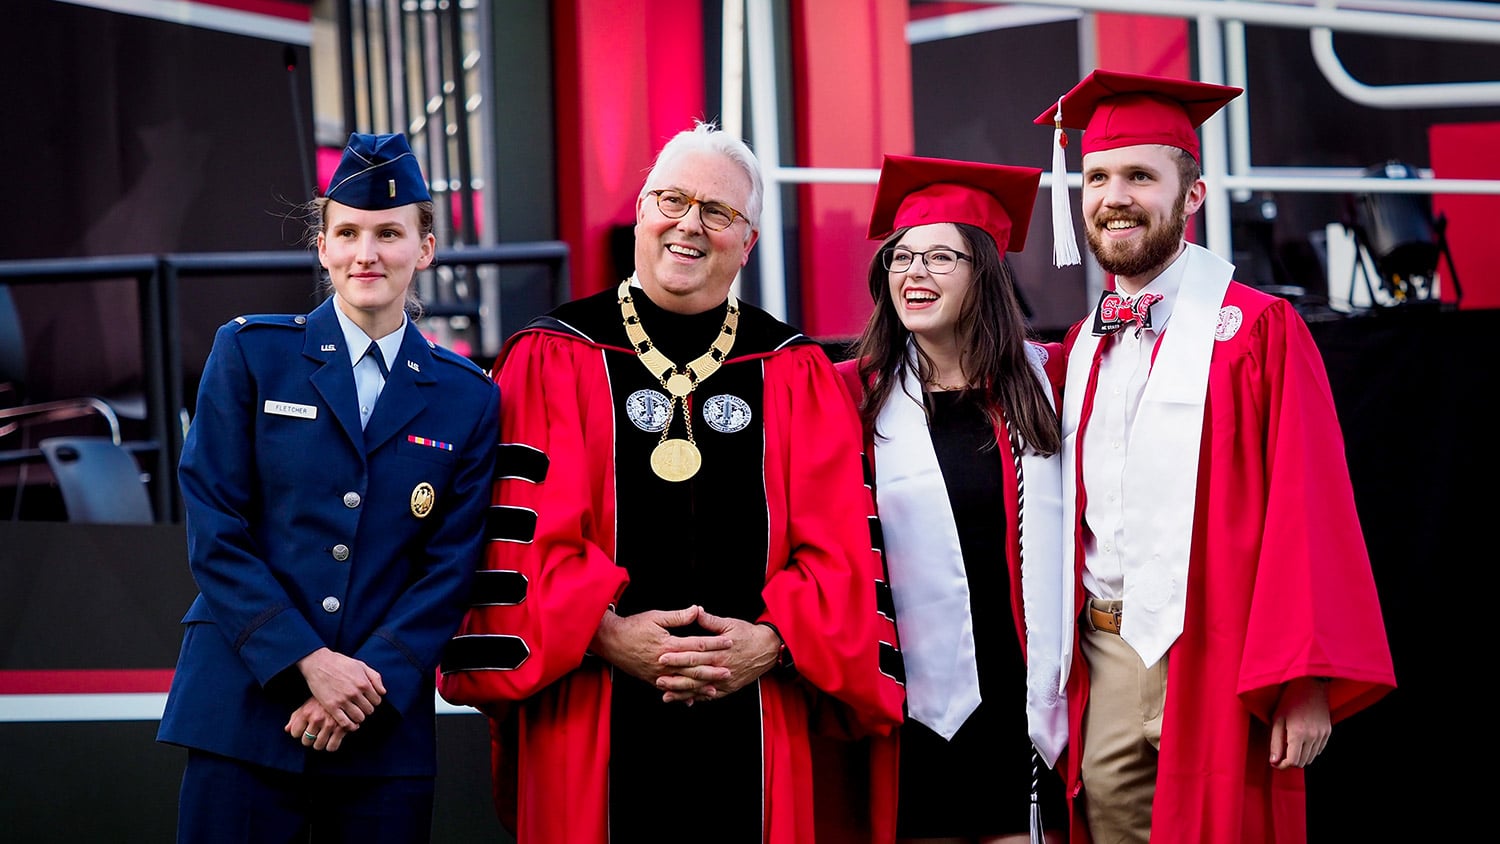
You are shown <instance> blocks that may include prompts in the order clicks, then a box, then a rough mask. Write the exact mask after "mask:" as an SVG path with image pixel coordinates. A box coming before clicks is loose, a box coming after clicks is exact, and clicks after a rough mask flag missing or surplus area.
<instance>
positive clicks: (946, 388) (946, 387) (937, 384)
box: [927, 381, 969, 393]
mask: <svg viewBox="0 0 1500 844" xmlns="http://www.w3.org/2000/svg"><path fill="white" fill-rule="evenodd" d="M927 386H929V387H932V388H934V389H938V390H942V391H943V392H945V393H952V392H956V391H958V390H967V389H969V385H968V384H944V383H943V382H941V381H928V382H927Z"/></svg>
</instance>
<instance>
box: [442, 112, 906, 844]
mask: <svg viewBox="0 0 1500 844" xmlns="http://www.w3.org/2000/svg"><path fill="white" fill-rule="evenodd" d="M760 196H761V177H760V175H759V170H758V165H757V164H756V161H755V158H754V156H753V154H751V152H750V150H749V149H748V148H746V147H745V146H744V144H743V143H742V142H740V141H738V140H737V139H732V138H730V137H728V136H727V135H724V134H723V133H720V132H718V131H716V130H714V129H713V128H712V127H709V126H706V125H701V124H700V126H699V127H698V128H697V129H696V130H690V131H687V132H683V133H681V134H679V135H678V136H677V137H676V138H674V139H673V140H672V141H670V142H669V143H668V144H667V145H666V147H664V148H663V150H662V152H661V154H660V155H659V157H658V159H657V163H656V166H655V167H654V168H653V169H652V171H651V173H650V175H649V176H648V177H647V179H646V184H645V186H644V187H643V189H642V191H641V193H640V196H639V198H638V200H637V204H636V249H635V264H636V272H635V275H634V277H633V278H631V279H627V280H625V281H624V282H622V283H621V284H620V286H619V287H618V289H612V290H609V291H605V292H602V293H600V294H597V295H594V296H589V297H585V298H583V299H580V300H577V301H574V302H570V303H568V304H566V305H563V306H561V307H560V308H558V309H556V310H554V311H553V312H552V313H550V314H548V315H546V316H544V317H541V318H539V319H537V320H535V321H534V322H533V323H532V324H531V325H530V326H528V327H527V328H526V329H524V330H523V331H522V332H520V333H519V334H517V335H516V336H515V337H513V338H512V339H511V340H510V342H509V343H507V346H506V349H505V350H504V352H503V353H502V355H501V358H500V360H499V361H498V362H497V363H496V367H495V373H496V380H497V381H498V382H499V384H500V389H501V392H502V394H503V395H504V396H505V401H504V405H505V407H506V408H507V409H506V410H505V411H504V412H503V413H502V419H501V431H500V443H501V445H500V448H501V453H500V458H499V464H498V467H497V475H498V480H497V483H496V487H495V499H494V500H495V505H494V506H493V507H492V508H491V518H490V524H491V529H492V533H491V537H492V539H494V540H495V541H494V542H492V543H491V545H490V550H489V552H488V558H487V566H486V570H485V571H482V572H480V574H479V578H478V580H479V585H478V588H477V589H476V592H475V596H474V601H473V606H472V609H471V610H470V611H469V613H468V616H467V618H466V619H465V621H464V624H463V626H462V628H461V629H460V630H459V633H458V635H457V636H456V637H455V638H454V639H453V641H452V642H451V643H450V646H449V648H448V650H447V653H446V654H445V657H444V660H443V676H442V681H441V685H440V689H441V691H442V693H443V695H444V697H445V698H447V699H448V700H450V701H453V702H456V703H464V704H471V705H474V706H476V707H478V708H479V709H480V710H482V711H483V712H485V713H486V714H488V715H489V716H490V717H491V719H492V720H491V728H492V729H491V732H492V738H493V761H494V770H495V798H496V805H497V809H498V810H499V812H500V814H501V817H502V820H503V821H504V822H505V824H506V826H507V827H508V828H510V829H511V830H512V831H513V832H514V833H515V835H516V838H517V840H518V841H519V842H521V844H530V842H564V841H566V842H569V844H602V842H606V841H644V840H652V839H655V838H656V837H659V836H660V835H661V834H662V830H663V828H664V825H670V826H672V827H673V828H676V829H679V830H680V829H682V828H684V827H683V825H684V824H686V828H688V829H690V830H693V831H694V832H693V833H692V834H693V835H695V836H696V837H702V838H706V839H709V840H713V841H728V842H738V841H743V842H773V844H793V842H806V841H811V840H813V837H814V829H815V826H816V824H815V820H814V818H815V808H816V807H817V801H818V800H819V799H821V798H826V797H827V793H828V792H830V791H832V790H833V789H832V788H830V787H828V786H829V785H830V784H829V783H823V782H818V781H817V778H816V777H815V775H814V772H813V770H814V769H813V759H814V754H813V752H812V749H811V743H812V736H813V734H814V729H815V727H816V728H822V727H826V728H827V729H828V731H829V733H830V734H837V735H843V736H849V735H861V734H873V735H883V734H888V733H889V732H890V730H891V728H892V727H893V726H894V725H895V724H896V723H897V722H898V721H899V720H900V718H901V704H902V688H901V685H900V682H899V680H898V678H899V677H900V657H899V654H898V653H897V651H896V650H895V642H896V638H895V630H894V624H893V622H892V620H891V616H890V614H889V605H888V603H882V602H881V600H880V595H881V592H882V590H883V589H884V588H885V586H884V583H883V574H882V565H881V560H880V557H879V552H878V550H877V549H876V548H875V544H876V543H875V542H874V537H875V536H876V535H877V533H878V532H877V531H874V530H872V526H873V520H872V512H873V508H872V501H871V498H870V494H869V491H868V489H867V488H866V487H865V486H864V483H863V475H862V470H861V466H860V462H859V450H860V431H859V426H858V422H857V419H856V417H855V414H854V409H853V406H852V404H851V403H850V401H849V399H848V396H847V395H846V394H845V393H844V391H843V388H842V386H841V384H840V382H839V380H838V376H837V375H836V374H835V373H834V370H833V367H832V365H831V364H830V362H829V361H828V359H827V356H826V355H825V354H824V352H823V351H822V349H821V348H819V347H818V346H817V344H815V343H813V342H811V341H809V340H808V339H807V338H805V337H803V336H802V335H801V334H799V333H798V332H796V331H795V330H794V329H792V328H791V327H789V326H787V325H786V324H784V323H782V322H780V321H779V320H776V319H774V318H773V317H771V316H770V315H769V314H766V313H765V312H763V311H761V310H759V309H757V308H754V307H752V306H750V305H747V304H744V303H741V302H739V301H737V299H736V298H735V297H734V296H732V295H731V293H730V287H731V283H732V282H733V280H734V278H735V275H736V273H737V272H738V271H739V269H740V267H742V266H743V265H744V263H745V261H746V260H747V259H748V257H749V254H750V249H751V248H752V246H753V245H754V243H755V239H756V221H757V219H758V217H759V210H760V205H761V201H760ZM741 209H743V210H741ZM839 785H840V788H842V787H843V784H842V783H840V784H839Z"/></svg>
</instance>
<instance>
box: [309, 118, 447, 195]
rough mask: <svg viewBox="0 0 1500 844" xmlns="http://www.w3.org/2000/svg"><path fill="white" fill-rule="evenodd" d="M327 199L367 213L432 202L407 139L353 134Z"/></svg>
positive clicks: (393, 136) (331, 182)
mask: <svg viewBox="0 0 1500 844" xmlns="http://www.w3.org/2000/svg"><path fill="white" fill-rule="evenodd" d="M324 196H326V197H328V198H329V199H331V200H333V201H334V202H338V203H342V204H344V205H347V206H349V207H350V208H359V209H361V210H364V211H380V210H384V209H386V208H396V207H399V206H402V205H410V204H412V203H413V202H426V201H428V200H431V199H432V195H431V194H429V193H428V192H427V180H426V179H425V178H423V176H422V167H421V165H419V164H418V163H417V156H416V155H415V154H413V153H412V151H411V145H410V144H408V143H407V142H406V136H405V135H402V134H400V133H397V134H393V135H366V134H361V133H359V132H355V133H354V134H352V135H350V136H349V145H348V146H346V147H344V155H343V157H342V158H340V159H339V166H338V169H336V170H334V171H333V177H332V178H330V179H329V180H328V191H327V193H325V194H324Z"/></svg>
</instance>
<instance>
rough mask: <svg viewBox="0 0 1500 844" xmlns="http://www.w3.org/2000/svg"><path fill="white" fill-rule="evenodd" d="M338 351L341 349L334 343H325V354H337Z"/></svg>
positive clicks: (323, 349)
mask: <svg viewBox="0 0 1500 844" xmlns="http://www.w3.org/2000/svg"><path fill="white" fill-rule="evenodd" d="M338 350H339V347H338V346H335V345H334V344H332V343H324V344H323V348H322V351H325V352H336V351H338Z"/></svg>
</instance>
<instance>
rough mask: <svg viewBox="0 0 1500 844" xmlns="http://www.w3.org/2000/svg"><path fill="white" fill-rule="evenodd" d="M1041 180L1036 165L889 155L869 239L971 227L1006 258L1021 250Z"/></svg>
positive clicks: (884, 166) (876, 199)
mask: <svg viewBox="0 0 1500 844" xmlns="http://www.w3.org/2000/svg"><path fill="white" fill-rule="evenodd" d="M1041 180H1042V171H1041V170H1039V169H1038V168H1035V167H1010V166H1007V165H1004V164H981V163H979V162H975V161H952V160H949V159H946V158H918V157H916V156H910V155H887V156H885V161H884V162H883V163H882V164H881V167H880V182H879V184H877V185H876V187H875V208H874V210H873V211H871V212H870V233H869V237H870V239H871V240H879V239H881V238H884V237H886V236H887V235H889V234H890V233H891V232H893V231H895V230H897V229H900V228H905V227H907V226H920V225H926V224H928V223H968V224H970V225H974V226H978V227H979V228H981V229H984V230H985V231H987V232H989V233H990V236H991V237H993V238H995V244H996V246H998V247H999V249H1000V252H1001V253H1002V254H1004V253H1005V252H1020V251H1021V247H1023V246H1025V245H1026V231H1027V229H1028V227H1029V226H1030V225H1031V211H1032V208H1033V207H1034V206H1035V204H1036V191H1037V186H1038V185H1040V184H1041Z"/></svg>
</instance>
